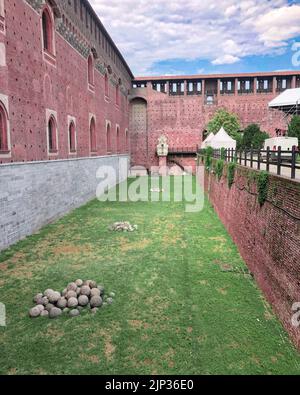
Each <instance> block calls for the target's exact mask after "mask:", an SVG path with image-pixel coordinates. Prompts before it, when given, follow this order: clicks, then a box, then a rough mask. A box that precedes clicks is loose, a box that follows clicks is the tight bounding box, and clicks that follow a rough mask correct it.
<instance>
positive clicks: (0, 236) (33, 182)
mask: <svg viewBox="0 0 300 395" xmlns="http://www.w3.org/2000/svg"><path fill="white" fill-rule="evenodd" d="M128 164H129V157H128V156H127V155H119V156H117V155H116V156H103V157H93V158H79V159H68V160H57V161H44V162H29V163H12V164H3V165H0V250H3V249H5V248H7V247H9V246H10V245H12V244H14V243H16V242H17V241H19V240H21V239H22V238H24V237H26V236H28V235H31V234H32V233H34V232H36V231H38V230H39V229H40V228H41V227H43V226H44V225H46V224H48V223H50V222H53V221H54V220H56V219H58V218H59V217H62V216H63V215H64V214H66V213H68V212H69V211H71V210H72V209H74V208H77V207H80V206H82V205H83V204H85V203H86V202H88V201H89V200H91V199H93V198H95V197H96V188H97V185H98V184H99V183H100V182H101V179H100V180H99V179H97V178H96V173H97V170H98V169H99V167H101V166H112V167H113V168H114V169H115V170H116V172H117V182H122V181H124V180H125V179H126V178H127V176H128ZM109 186H110V187H113V186H115V180H114V178H111V179H109Z"/></svg>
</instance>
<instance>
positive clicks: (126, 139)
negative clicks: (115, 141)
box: [125, 129, 129, 152]
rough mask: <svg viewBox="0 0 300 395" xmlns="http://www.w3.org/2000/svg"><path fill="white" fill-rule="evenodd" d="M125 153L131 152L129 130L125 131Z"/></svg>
mask: <svg viewBox="0 0 300 395" xmlns="http://www.w3.org/2000/svg"><path fill="white" fill-rule="evenodd" d="M125 151H126V152H129V134H128V129H126V130H125Z"/></svg>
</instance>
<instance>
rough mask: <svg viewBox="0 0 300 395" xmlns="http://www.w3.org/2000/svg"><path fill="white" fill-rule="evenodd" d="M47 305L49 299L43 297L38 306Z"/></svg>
mask: <svg viewBox="0 0 300 395" xmlns="http://www.w3.org/2000/svg"><path fill="white" fill-rule="evenodd" d="M48 303H49V299H48V298H47V296H44V297H43V298H42V299H41V303H40V304H42V305H43V306H47V304H48Z"/></svg>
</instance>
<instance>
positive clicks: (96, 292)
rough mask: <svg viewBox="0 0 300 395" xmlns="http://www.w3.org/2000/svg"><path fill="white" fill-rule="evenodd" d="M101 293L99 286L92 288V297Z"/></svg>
mask: <svg viewBox="0 0 300 395" xmlns="http://www.w3.org/2000/svg"><path fill="white" fill-rule="evenodd" d="M100 295H101V292H100V289H98V288H93V289H92V290H91V297H93V296H100Z"/></svg>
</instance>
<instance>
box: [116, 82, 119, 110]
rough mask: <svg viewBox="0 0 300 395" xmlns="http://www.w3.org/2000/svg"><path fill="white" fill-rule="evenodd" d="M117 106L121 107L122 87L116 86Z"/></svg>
mask: <svg viewBox="0 0 300 395" xmlns="http://www.w3.org/2000/svg"><path fill="white" fill-rule="evenodd" d="M116 105H117V106H119V105H120V86H119V85H117V86H116Z"/></svg>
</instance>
